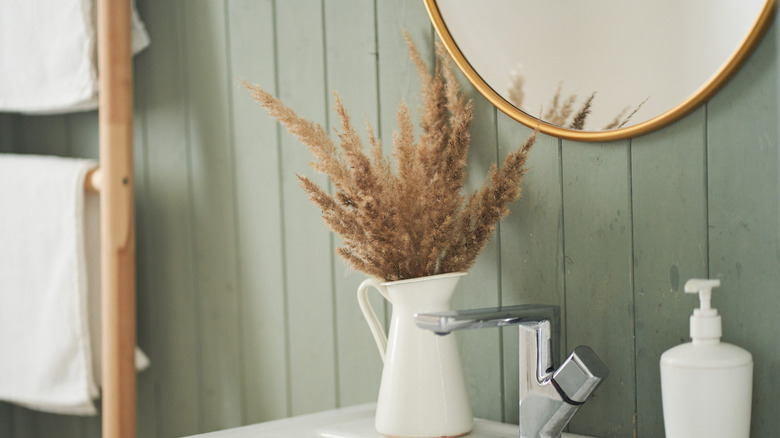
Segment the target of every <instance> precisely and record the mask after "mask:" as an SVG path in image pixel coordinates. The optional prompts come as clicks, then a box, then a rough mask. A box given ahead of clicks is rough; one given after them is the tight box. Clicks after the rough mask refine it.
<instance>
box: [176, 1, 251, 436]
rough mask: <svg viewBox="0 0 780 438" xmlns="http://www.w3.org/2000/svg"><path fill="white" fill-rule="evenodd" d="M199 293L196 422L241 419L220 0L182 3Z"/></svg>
mask: <svg viewBox="0 0 780 438" xmlns="http://www.w3.org/2000/svg"><path fill="white" fill-rule="evenodd" d="M181 6H182V11H183V14H184V15H183V17H184V23H185V24H184V26H183V31H184V32H183V37H184V40H185V43H184V50H185V53H184V56H183V61H184V66H185V68H186V71H187V73H186V76H185V84H186V85H185V93H186V94H185V99H186V102H187V131H186V133H187V138H188V145H189V151H190V160H191V164H192V168H191V169H190V171H191V174H190V178H191V179H190V184H191V197H192V219H193V226H194V230H193V231H194V239H193V240H194V244H195V247H194V249H195V267H196V271H195V281H196V283H195V290H196V293H197V294H198V297H197V303H198V325H199V335H200V340H199V348H198V350H199V356H200V359H199V362H200V375H199V378H200V380H201V392H200V401H201V411H200V417H201V420H200V421H201V425H202V428H203V430H220V429H224V428H227V427H232V426H238V425H240V424H241V422H242V419H241V412H242V405H241V404H242V402H241V391H242V389H243V381H242V373H241V344H240V341H239V333H240V326H241V323H240V319H239V292H238V285H237V281H238V279H237V276H238V274H237V271H236V264H237V263H236V262H237V251H236V245H237V243H236V240H237V235H236V225H235V223H236V219H235V187H234V175H233V173H234V168H235V166H234V150H233V139H232V135H231V132H230V109H229V108H230V102H229V96H228V88H229V87H231V86H232V84H233V80H232V78H230V77H229V75H228V58H227V41H226V38H227V31H226V17H225V8H224V4H223V3H222V2H213V1H209V0H200V1H186V2H182V3H181Z"/></svg>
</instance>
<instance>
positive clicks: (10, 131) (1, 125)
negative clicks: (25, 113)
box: [0, 113, 17, 154]
mask: <svg viewBox="0 0 780 438" xmlns="http://www.w3.org/2000/svg"><path fill="white" fill-rule="evenodd" d="M16 118H17V116H15V115H13V114H2V113H0V153H6V154H8V153H13V152H14V149H15V148H14V143H15V142H16V138H15V137H16V135H15V134H16Z"/></svg>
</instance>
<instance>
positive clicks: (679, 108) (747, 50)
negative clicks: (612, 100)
mask: <svg viewBox="0 0 780 438" xmlns="http://www.w3.org/2000/svg"><path fill="white" fill-rule="evenodd" d="M424 2H425V7H426V9H427V10H428V15H429V16H430V18H431V22H432V23H433V27H434V28H435V29H436V33H437V34H438V35H439V38H441V41H442V42H443V43H444V47H446V48H447V51H448V52H449V53H450V55H451V56H452V58H453V60H454V61H455V64H456V65H457V66H458V67H459V68H460V70H461V71H462V72H463V74H464V75H465V76H466V78H467V79H468V80H469V82H471V84H472V85H474V87H476V88H477V90H478V91H479V92H480V93H481V94H482V95H483V96H485V97H486V98H487V99H488V100H489V101H490V102H491V103H492V104H493V105H495V106H496V107H497V108H498V109H500V110H501V111H502V112H504V113H505V114H507V115H508V116H510V117H512V118H513V119H515V120H517V121H518V122H520V123H522V124H524V125H526V126H529V127H531V128H536V127H537V126H539V130H540V131H542V132H543V133H545V134H548V135H551V136H554V137H559V138H563V139H567V140H575V141H583V142H607V141H614V140H623V139H627V138H634V137H638V136H641V135H644V134H647V133H649V132H651V131H655V130H657V129H660V128H662V127H664V126H666V125H669V124H671V123H672V122H674V121H676V120H679V119H681V118H683V117H684V116H686V115H688V114H689V113H691V112H692V111H693V110H695V109H696V108H698V107H699V105H701V104H703V103H704V102H706V101H707V100H709V99H710V98H711V97H712V96H714V95H715V93H717V92H718V90H720V89H721V88H722V87H723V86H724V85H725V84H726V83H727V82H728V81H729V80H730V79H731V78H732V77H733V76H734V75H735V74H736V73H737V71H739V69H740V67H742V65H743V64H744V63H745V61H746V60H747V58H748V57H749V56H750V54H751V53H752V52H753V50H754V49H755V48H756V46H758V43H759V42H760V41H761V38H762V37H763V36H764V34H765V33H766V31H767V29H769V25H770V24H771V23H772V20H773V19H774V16H775V7H776V5H775V0H767V1H766V3H765V4H764V7H763V9H762V10H761V13H760V14H759V16H758V18H757V19H756V21H755V23H754V24H753V27H752V28H751V30H750V33H748V35H747V37H746V38H745V39H744V40H743V41H742V44H741V45H740V47H739V48H738V49H737V51H736V52H734V54H733V55H732V56H731V57H730V58H729V59H728V60H727V61H726V63H725V64H724V65H723V66H722V67H721V68H720V69H719V70H718V71H717V72H716V73H715V74H714V75H713V76H712V77H711V78H710V79H709V81H707V82H706V83H704V85H702V86H701V87H699V89H698V90H696V91H695V92H694V93H693V94H691V95H690V96H689V97H688V98H686V99H685V100H684V101H682V102H681V103H679V104H678V105H676V106H674V107H673V108H672V109H670V110H668V111H666V112H664V113H662V114H661V115H659V116H656V117H654V118H652V119H650V120H647V121H644V122H642V123H638V124H636V125H632V126H628V127H625V128H620V129H615V130H612V131H577V130H573V129H568V128H562V127H560V126H556V125H552V124H549V123H547V122H544V121H541V120H539V119H537V118H536V117H533V116H531V115H529V114H527V113H525V112H523V111H522V110H520V109H519V108H517V107H516V106H514V105H512V104H511V103H509V102H508V101H507V100H506V99H504V98H503V97H501V96H500V95H499V94H498V93H496V92H495V91H494V90H493V89H492V88H491V87H490V86H489V85H488V84H487V83H486V82H485V81H484V80H483V79H482V77H481V76H480V75H479V74H478V73H477V72H476V71H475V70H474V68H473V67H472V66H471V64H470V63H469V62H468V60H467V59H466V57H465V56H464V55H463V53H461V51H460V49H459V48H458V46H457V44H455V40H454V39H453V37H452V35H451V34H450V32H449V30H448V29H447V26H446V24H445V23H444V20H443V18H442V16H441V13H440V11H439V7H438V5H437V4H436V0H424Z"/></svg>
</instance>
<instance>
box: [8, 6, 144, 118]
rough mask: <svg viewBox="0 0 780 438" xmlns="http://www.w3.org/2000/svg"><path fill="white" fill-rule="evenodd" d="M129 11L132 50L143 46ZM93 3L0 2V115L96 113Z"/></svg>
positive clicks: (140, 30)
mask: <svg viewBox="0 0 780 438" xmlns="http://www.w3.org/2000/svg"><path fill="white" fill-rule="evenodd" d="M134 3H135V2H133V8H132V31H133V34H132V37H133V38H132V46H133V53H137V52H139V51H141V50H143V48H145V47H146V46H147V45H148V44H149V36H148V34H147V33H146V29H145V28H144V26H143V24H142V23H141V20H140V19H139V18H138V14H137V12H136V9H135V4H134ZM95 9H96V8H95V0H0V111H11V112H23V113H60V112H71V111H86V110H91V109H95V108H97V103H98V97H97V93H98V81H97V67H96V62H95V60H96V50H97V49H96V47H97V45H96V42H97V39H96V34H97V31H96V29H97V28H96V25H95V22H96V19H95Z"/></svg>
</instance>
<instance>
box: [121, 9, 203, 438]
mask: <svg viewBox="0 0 780 438" xmlns="http://www.w3.org/2000/svg"><path fill="white" fill-rule="evenodd" d="M140 6H141V7H142V10H143V11H145V15H144V21H145V24H146V26H147V29H148V30H149V32H150V34H151V35H152V36H153V38H154V43H153V45H152V46H150V47H149V48H148V49H147V50H146V51H145V52H144V53H142V54H141V55H139V57H138V58H136V77H137V80H138V83H140V84H143V86H142V87H140V88H137V89H136V96H138V95H143V98H142V99H140V98H137V99H136V100H138V101H139V102H140V104H141V105H142V106H143V119H144V131H143V136H144V139H145V140H144V141H145V144H146V159H145V160H144V161H142V162H141V163H136V165H137V166H143V169H144V172H145V178H146V179H147V181H148V182H147V184H148V185H147V190H146V193H145V199H144V205H145V209H144V212H145V216H146V217H145V219H144V222H145V223H146V224H147V225H146V227H145V234H144V235H140V234H139V235H138V236H137V239H138V244H139V245H142V243H141V242H142V241H144V242H146V245H147V246H146V248H147V250H146V251H148V258H147V259H146V260H147V262H146V263H148V265H147V266H146V267H145V268H144V269H145V271H144V272H146V278H139V279H138V282H137V284H138V285H139V288H138V294H139V296H138V301H139V324H142V323H145V324H148V326H146V327H144V326H139V335H140V334H141V333H149V334H150V338H151V339H150V341H151V342H150V343H149V344H148V345H144V347H145V348H147V350H146V353H147V354H148V355H149V357H150V359H151V361H152V366H151V368H150V369H149V370H147V371H145V372H144V373H143V374H142V375H141V377H140V380H141V381H145V380H147V379H148V380H151V385H152V386H153V398H151V399H139V403H148V404H151V405H152V406H153V408H154V409H155V412H156V414H157V422H156V432H157V433H156V434H155V435H152V436H157V437H171V436H185V435H191V434H195V433H198V432H200V431H201V429H200V428H199V418H200V412H201V399H200V388H201V386H200V385H201V383H200V382H201V380H200V376H199V368H200V360H199V356H198V349H199V347H198V333H199V327H200V325H199V319H198V312H197V299H198V295H197V294H196V291H195V277H194V275H195V265H194V262H195V260H194V255H193V252H194V242H193V236H194V230H193V219H192V214H191V211H192V201H191V187H190V174H189V168H190V163H189V150H188V145H187V136H188V134H187V117H186V107H185V106H184V104H185V102H186V99H185V90H184V78H185V74H186V73H185V67H184V65H183V62H182V52H183V44H184V41H183V34H182V19H183V17H182V13H181V12H182V11H181V9H180V3H179V2H144V3H142V4H141V5H140ZM204 269H207V268H205V267H204ZM142 313H143V314H144V317H143V318H141V317H140V314H142ZM140 339H145V338H140ZM143 394H146V393H140V392H139V396H142V395H143ZM139 430H140V429H139Z"/></svg>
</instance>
